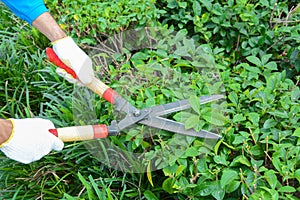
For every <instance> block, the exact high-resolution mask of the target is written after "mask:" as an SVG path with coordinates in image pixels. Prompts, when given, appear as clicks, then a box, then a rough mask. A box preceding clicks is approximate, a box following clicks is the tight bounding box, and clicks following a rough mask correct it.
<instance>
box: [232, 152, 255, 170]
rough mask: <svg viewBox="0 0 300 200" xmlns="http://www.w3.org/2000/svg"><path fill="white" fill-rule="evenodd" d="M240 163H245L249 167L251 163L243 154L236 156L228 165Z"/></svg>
mask: <svg viewBox="0 0 300 200" xmlns="http://www.w3.org/2000/svg"><path fill="white" fill-rule="evenodd" d="M240 164H243V165H246V166H248V167H251V163H250V162H249V160H248V159H247V157H245V156H242V155H240V156H238V157H236V158H235V159H233V161H232V162H231V164H230V166H239V165H240Z"/></svg>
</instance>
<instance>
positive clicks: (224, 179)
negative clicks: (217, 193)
mask: <svg viewBox="0 0 300 200" xmlns="http://www.w3.org/2000/svg"><path fill="white" fill-rule="evenodd" d="M237 178H238V173H237V172H236V171H234V170H232V169H225V170H224V171H223V173H222V176H221V182H220V183H221V187H222V188H225V186H226V185H228V184H230V183H231V182H232V181H234V180H235V179H237Z"/></svg>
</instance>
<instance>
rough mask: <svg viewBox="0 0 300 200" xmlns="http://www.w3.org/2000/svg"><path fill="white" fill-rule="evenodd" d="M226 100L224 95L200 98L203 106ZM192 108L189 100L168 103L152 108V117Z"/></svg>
mask: <svg viewBox="0 0 300 200" xmlns="http://www.w3.org/2000/svg"><path fill="white" fill-rule="evenodd" d="M222 98H224V95H219V94H218V95H210V96H201V97H199V99H200V103H201V104H206V103H209V102H212V101H216V100H219V99H222ZM188 108H191V105H190V102H189V99H185V100H181V101H176V102H172V103H167V104H163V105H158V106H154V107H152V108H151V110H152V111H151V115H153V116H163V115H167V114H170V113H174V112H178V111H182V110H185V109H188Z"/></svg>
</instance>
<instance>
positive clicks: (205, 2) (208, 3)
mask: <svg viewBox="0 0 300 200" xmlns="http://www.w3.org/2000/svg"><path fill="white" fill-rule="evenodd" d="M200 1H201V3H203V5H204V6H205V7H206V9H207V10H208V11H211V9H212V4H211V1H209V0H200Z"/></svg>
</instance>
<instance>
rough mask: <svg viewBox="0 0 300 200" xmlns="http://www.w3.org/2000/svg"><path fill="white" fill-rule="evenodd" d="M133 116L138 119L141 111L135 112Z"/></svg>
mask: <svg viewBox="0 0 300 200" xmlns="http://www.w3.org/2000/svg"><path fill="white" fill-rule="evenodd" d="M133 115H134V116H135V117H138V116H140V115H141V111H139V110H135V111H134V112H133Z"/></svg>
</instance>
